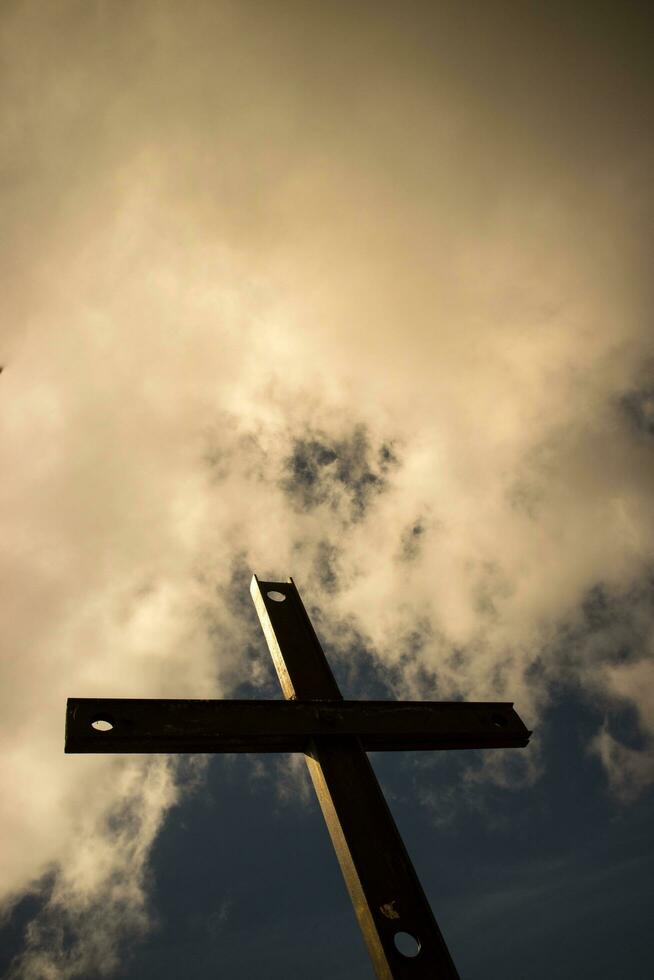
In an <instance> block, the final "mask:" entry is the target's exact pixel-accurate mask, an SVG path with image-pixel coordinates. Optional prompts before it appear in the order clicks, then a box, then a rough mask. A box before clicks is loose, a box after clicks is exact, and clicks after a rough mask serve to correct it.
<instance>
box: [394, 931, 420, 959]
mask: <svg viewBox="0 0 654 980" xmlns="http://www.w3.org/2000/svg"><path fill="white" fill-rule="evenodd" d="M393 942H394V943H395V949H396V950H397V951H398V953H400V954H401V955H402V956H406V957H407V958H408V959H413V957H414V956H417V955H418V953H419V952H420V940H419V939H417V938H416V936H412V935H411V933H410V932H396V933H395V935H394V936H393Z"/></svg>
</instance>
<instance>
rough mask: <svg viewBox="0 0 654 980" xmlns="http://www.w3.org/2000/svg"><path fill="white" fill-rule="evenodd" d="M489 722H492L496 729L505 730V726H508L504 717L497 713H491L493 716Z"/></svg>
mask: <svg viewBox="0 0 654 980" xmlns="http://www.w3.org/2000/svg"><path fill="white" fill-rule="evenodd" d="M491 721H492V722H493V724H494V725H495V727H496V728H506V726H507V725H508V724H509V722H508V720H507V719H506V717H505V715H501V714H500V713H499V712H497V711H495V712H493V714H492V715H491Z"/></svg>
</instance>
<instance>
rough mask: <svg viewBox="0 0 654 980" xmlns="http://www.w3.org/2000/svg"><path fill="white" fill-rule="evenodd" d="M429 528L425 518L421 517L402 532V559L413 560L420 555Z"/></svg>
mask: <svg viewBox="0 0 654 980" xmlns="http://www.w3.org/2000/svg"><path fill="white" fill-rule="evenodd" d="M426 530H427V527H426V523H425V521H424V520H423V518H421V517H419V518H418V519H417V520H416V521H414V522H413V523H412V524H411V525H410V526H409V527H408V528H406V530H405V531H404V532H403V533H402V540H401V542H400V560H401V561H413V560H415V559H416V558H418V557H419V555H420V552H421V550H422V547H423V544H424V538H425V532H426Z"/></svg>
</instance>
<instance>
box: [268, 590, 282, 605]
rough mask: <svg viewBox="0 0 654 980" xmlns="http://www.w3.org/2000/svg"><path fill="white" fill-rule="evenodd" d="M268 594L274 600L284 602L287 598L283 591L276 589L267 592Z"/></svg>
mask: <svg viewBox="0 0 654 980" xmlns="http://www.w3.org/2000/svg"><path fill="white" fill-rule="evenodd" d="M266 595H267V596H268V598H269V599H272V601H273V602H283V601H284V599H285V598H286V596H285V595H284V593H283V592H277V591H276V590H275V589H272V590H271V591H270V592H266Z"/></svg>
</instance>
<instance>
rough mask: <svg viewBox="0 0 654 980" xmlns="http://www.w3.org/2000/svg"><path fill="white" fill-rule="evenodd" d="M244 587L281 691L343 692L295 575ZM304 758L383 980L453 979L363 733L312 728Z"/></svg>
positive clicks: (308, 695) (333, 696) (331, 695)
mask: <svg viewBox="0 0 654 980" xmlns="http://www.w3.org/2000/svg"><path fill="white" fill-rule="evenodd" d="M250 591H251V594H252V598H253V600H254V604H255V606H256V609H257V613H258V615H259V619H260V621H261V625H262V627H263V631H264V634H265V637H266V640H267V643H268V647H269V649H270V653H271V656H272V658H273V662H274V664H275V668H276V670H277V675H278V677H279V681H280V684H281V687H282V691H283V692H284V696H285V697H286V698H287V699H289V700H296V699H297V700H305V701H311V700H316V701H321V700H329V701H331V702H334V701H338V700H341V693H340V691H339V689H338V686H337V684H336V681H335V679H334V676H333V674H332V672H331V669H330V667H329V664H328V663H327V659H326V657H325V654H324V652H323V650H322V647H321V646H320V643H319V641H318V638H317V636H316V634H315V632H314V629H313V626H312V624H311V621H310V619H309V617H308V615H307V612H306V610H305V608H304V605H303V603H302V600H301V599H300V596H299V593H298V591H297V589H296V587H295V584H294V582H293V580H292V579H289V581H288V582H284V583H280V582H262V581H259V580H258V579H257V577H256V575H255V576H253V578H252V584H251V587H250ZM336 741H337V744H335V742H336ZM305 759H306V763H307V766H308V769H309V773H310V775H311V779H312V781H313V785H314V788H315V791H316V794H317V796H318V800H319V802H320V806H321V808H322V812H323V815H324V818H325V821H326V823H327V827H328V829H329V833H330V835H331V839H332V843H333V845H334V849H335V851H336V856H337V858H338V861H339V864H340V866H341V871H342V872H343V876H344V878H345V882H346V885H347V888H348V891H349V893H350V898H351V899H352V904H353V906H354V910H355V912H356V915H357V918H358V920H359V925H360V927H361V930H362V932H363V936H364V939H365V942H366V945H367V947H368V952H369V954H370V957H371V959H372V962H373V965H374V968H375V971H376V974H377V977H378V978H379V980H459V974H458V972H457V970H456V967H455V966H454V963H453V962H452V958H451V956H450V954H449V951H448V949H447V946H446V945H445V940H444V939H443V936H442V934H441V931H440V929H439V928H438V924H437V922H436V919H435V918H434V915H433V913H432V911H431V908H430V906H429V903H428V901H427V898H426V896H425V893H424V891H423V889H422V886H421V885H420V882H419V880H418V876H417V875H416V872H415V870H414V868H413V865H412V863H411V859H410V858H409V855H408V854H407V851H406V848H405V846H404V843H403V841H402V838H401V837H400V834H399V831H398V829H397V827H396V825H395V821H394V820H393V817H392V815H391V812H390V810H389V808H388V805H387V803H386V800H385V799H384V796H383V793H382V791H381V789H380V786H379V783H378V782H377V779H376V777H375V774H374V772H373V770H372V766H371V765H370V762H369V760H368V756H367V754H366V752H365V751H364V749H363V748H362V746H361V743H360V741H359V739H358V738H356V737H354V736H343V737H342V738H339V739H338V740H336V739H334V738H333V737H331V738H330V737H324V738H323V737H321V736H319V735H318V736H316V737H314V738H312V739H311V740H310V742H309V745H308V747H307V751H306V752H305ZM400 933H408V934H409V936H411V937H413V939H414V940H416V941H417V943H416V946H417V952H415V955H407V954H406V953H403V952H401V951H400V949H399V948H398V945H396V938H397V937H398V934H400ZM412 952H413V951H412Z"/></svg>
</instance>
